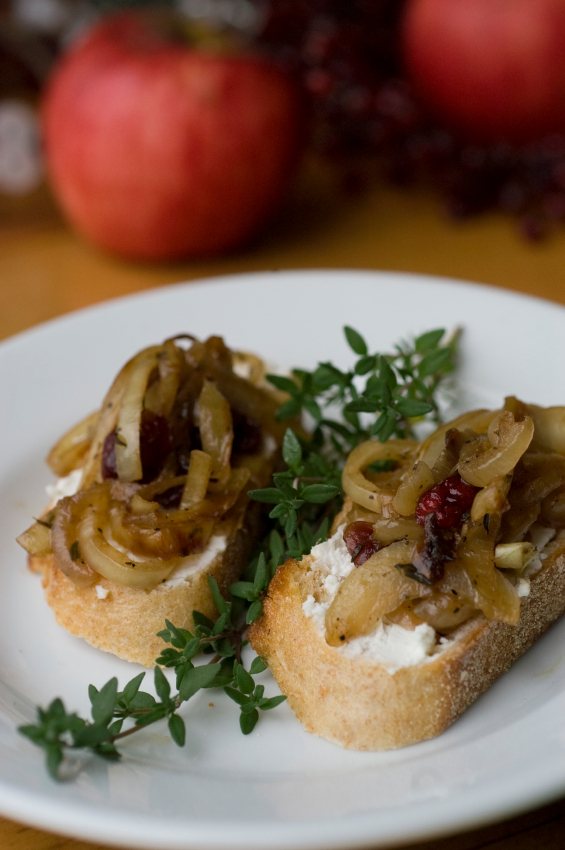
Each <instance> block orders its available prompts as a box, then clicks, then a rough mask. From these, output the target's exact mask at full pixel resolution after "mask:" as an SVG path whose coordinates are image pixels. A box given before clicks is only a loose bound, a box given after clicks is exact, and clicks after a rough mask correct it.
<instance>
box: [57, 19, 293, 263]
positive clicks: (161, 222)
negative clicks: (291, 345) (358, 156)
mask: <svg viewBox="0 0 565 850" xmlns="http://www.w3.org/2000/svg"><path fill="white" fill-rule="evenodd" d="M169 24H170V21H169V20H168V19H167V22H166V24H165V25H164V24H163V19H162V18H161V17H160V16H159V17H158V18H155V17H154V16H153V15H148V14H147V13H146V12H140V11H127V12H122V13H120V14H118V15H114V16H111V17H108V18H105V19H102V20H101V21H100V22H98V23H97V24H95V25H94V26H93V27H92V28H91V29H90V30H89V31H88V32H87V33H86V35H84V36H83V37H81V38H80V39H79V40H78V41H77V42H76V43H75V44H74V45H72V46H71V48H70V49H69V50H68V51H67V52H66V53H65V55H64V56H63V57H62V59H61V60H60V62H59V63H58V65H57V66H56V68H55V70H54V73H53V76H52V78H51V81H50V83H49V85H48V86H47V89H46V91H45V94H44V99H43V107H42V116H43V135H44V147H45V158H46V164H47V169H48V174H49V178H50V182H51V186H52V189H53V192H54V194H55V196H56V198H57V199H58V201H59V203H60V205H61V207H62V209H63V211H64V212H65V213H66V215H67V217H68V219H69V221H70V222H71V224H72V225H73V226H74V227H75V228H76V229H77V231H79V232H80V233H82V234H83V235H84V236H85V237H86V238H88V239H89V240H91V241H92V242H93V243H94V244H95V245H97V246H99V247H101V248H103V249H106V250H109V251H111V252H114V253H116V254H118V255H121V256H124V257H130V258H133V259H145V260H165V259H172V258H180V257H190V256H199V255H205V254H213V253H216V252H221V251H225V250H228V249H230V248H234V247H236V246H238V245H240V244H241V243H243V242H245V241H246V240H248V239H250V238H251V237H252V236H253V235H254V234H255V233H256V232H257V230H258V229H259V228H261V226H262V225H263V223H264V221H265V218H266V217H268V216H269V215H270V214H271V213H272V212H273V210H274V209H275V208H276V207H277V205H278V203H279V202H280V200H281V197H282V196H283V194H284V192H285V190H286V189H287V187H288V185H289V183H290V182H291V181H292V178H293V176H294V172H295V169H296V166H297V164H298V162H299V159H300V153H301V151H302V147H303V142H304V138H305V132H304V125H305V121H304V110H303V104H302V100H301V96H300V94H299V93H298V91H297V89H296V88H295V86H294V84H293V82H292V81H291V80H290V78H289V77H288V76H287V75H285V74H284V73H283V72H282V71H281V70H279V69H278V68H277V67H275V66H274V65H272V64H270V63H268V62H267V61H266V60H264V59H262V58H260V57H259V56H257V55H255V54H253V53H250V52H246V51H243V52H224V51H222V50H220V51H218V50H206V49H203V48H202V47H200V48H199V47H191V46H190V45H189V44H188V42H187V40H186V38H185V37H184V30H183V25H182V22H181V23H178V22H177V24H175V25H173V26H170V25H169Z"/></svg>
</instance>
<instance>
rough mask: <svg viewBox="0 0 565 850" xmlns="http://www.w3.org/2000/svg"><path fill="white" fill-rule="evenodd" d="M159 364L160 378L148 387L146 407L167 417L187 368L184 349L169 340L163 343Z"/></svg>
mask: <svg viewBox="0 0 565 850" xmlns="http://www.w3.org/2000/svg"><path fill="white" fill-rule="evenodd" d="M158 366H159V368H158V379H157V380H156V381H155V382H154V383H152V384H151V385H150V386H149V387H148V388H147V392H146V394H145V400H144V408H145V409H146V410H151V411H152V412H153V413H158V414H160V415H161V416H165V417H167V416H169V414H170V412H171V410H172V409H173V405H174V403H175V398H176V395H177V391H178V388H179V383H180V378H181V373H182V371H183V368H186V361H185V356H184V352H183V350H182V349H181V348H179V347H178V346H177V345H175V344H174V342H173V341H172V340H170V339H169V340H167V341H166V342H165V343H163V356H162V357H160V358H159V364H158Z"/></svg>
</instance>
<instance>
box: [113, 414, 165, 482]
mask: <svg viewBox="0 0 565 850" xmlns="http://www.w3.org/2000/svg"><path fill="white" fill-rule="evenodd" d="M139 441H140V446H139V450H140V454H141V467H142V469H143V478H142V481H143V482H144V483H147V482H148V481H153V479H154V478H156V477H157V475H158V474H159V472H160V471H161V469H162V466H163V461H164V460H165V456H166V454H167V452H168V451H169V447H170V439H169V426H168V425H167V420H166V419H165V417H164V416H161V415H160V414H159V413H153V411H151V410H144V411H143V415H142V417H141V429H140V435H139ZM101 472H102V478H104V479H105V480H106V479H108V478H117V477H118V471H117V467H116V429H115V428H114V430H113V431H110V433H109V434H107V435H106V438H105V440H104V445H103V446H102V464H101Z"/></svg>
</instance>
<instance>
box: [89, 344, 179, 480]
mask: <svg viewBox="0 0 565 850" xmlns="http://www.w3.org/2000/svg"><path fill="white" fill-rule="evenodd" d="M161 348H162V347H161V346H153V347H152V348H150V349H145V350H144V351H141V352H140V353H139V354H136V355H135V357H132V359H131V360H129V361H128V362H127V363H126V364H125V366H124V367H123V368H122V369H121V370H120V371H119V372H118V374H117V376H116V378H115V379H114V382H113V384H112V386H111V387H110V389H109V390H108V392H107V393H106V396H105V398H104V401H103V402H102V407H101V408H100V413H99V416H98V421H97V422H96V427H95V429H94V434H93V437H92V442H91V444H90V449H89V452H88V455H87V458H86V461H85V464H84V467H83V476H82V482H81V486H82V487H83V489H86V488H87V487H89V486H90V485H91V484H92V483H93V482H94V481H99V480H100V478H101V476H100V461H101V458H102V447H103V445H104V440H105V439H106V437H107V436H108V434H109V433H110V432H111V431H113V430H114V428H115V427H116V423H117V421H118V415H119V412H120V405H121V403H122V399H123V397H124V393H125V391H126V387H127V385H128V382H129V379H130V376H131V374H132V372H133V371H134V369H135V368H136V365H137V363H138V362H139V359H140V358H141V357H142V356H144V355H145V354H146V352H147V351H155V352H156V351H160V350H161Z"/></svg>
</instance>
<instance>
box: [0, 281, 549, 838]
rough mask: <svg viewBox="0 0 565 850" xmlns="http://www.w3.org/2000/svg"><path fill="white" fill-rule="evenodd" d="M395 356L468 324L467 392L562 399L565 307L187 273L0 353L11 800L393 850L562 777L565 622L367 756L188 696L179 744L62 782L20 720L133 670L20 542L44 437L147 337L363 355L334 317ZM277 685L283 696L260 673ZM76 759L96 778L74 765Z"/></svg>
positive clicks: (89, 765) (292, 726)
mask: <svg viewBox="0 0 565 850" xmlns="http://www.w3.org/2000/svg"><path fill="white" fill-rule="evenodd" d="M343 324H350V325H353V326H354V327H356V328H357V329H358V330H359V331H360V332H361V333H363V334H364V335H365V337H366V338H367V339H368V340H369V341H370V343H371V345H372V346H374V349H375V350H381V351H382V350H387V349H388V348H389V347H390V346H391V345H392V344H393V343H394V342H395V341H397V340H398V339H399V338H402V337H406V336H407V335H409V334H414V333H420V332H422V331H424V330H428V329H430V328H433V327H439V326H445V327H448V328H451V327H455V326H462V327H463V329H464V336H463V340H462V349H463V357H462V366H461V386H462V391H461V398H460V400H459V403H460V405H461V406H466V407H468V406H470V405H474V404H476V403H477V402H482V403H486V404H491V405H493V406H496V405H498V404H499V403H500V402H501V399H502V397H503V396H504V395H506V394H511V393H513V394H516V395H518V396H522V397H524V398H525V399H527V400H529V401H534V402H538V403H541V404H560V403H564V402H565V389H564V388H563V382H562V381H561V375H562V374H563V370H564V366H565V311H564V310H563V309H562V308H561V307H559V306H556V305H553V304H549V303H546V302H542V301H537V300H535V299H532V298H526V297H522V296H519V295H513V294H510V293H505V292H503V291H499V290H496V289H492V288H489V287H486V286H478V285H470V284H465V283H461V282H457V281H447V280H438V279H434V278H427V277H417V276H410V275H401V274H388V273H381V274H373V273H359V272H347V271H343V272H325V271H324V272H295V273H265V274H259V275H245V276H238V277H232V278H224V279H222V280H220V281H207V282H203V283H199V284H187V285H178V286H173V287H168V288H164V289H161V290H158V291H153V292H149V293H144V294H140V295H138V296H135V297H130V298H125V299H122V300H118V301H114V302H110V303H108V304H102V305H101V306H98V307H94V308H92V309H89V310H85V311H83V312H79V313H76V314H73V315H70V316H66V317H63V318H61V319H58V320H56V321H53V322H49V323H48V324H46V325H43V326H41V327H38V328H35V329H33V330H31V331H29V332H27V333H24V334H22V335H20V336H19V337H16V338H14V339H11V340H8V341H7V342H6V343H4V344H3V345H2V346H0V386H1V388H2V398H3V404H2V413H1V416H2V420H1V431H0V445H1V447H2V453H1V456H2V460H1V467H0V490H1V496H2V505H3V510H2V512H1V514H0V542H1V547H2V553H3V557H2V567H1V593H0V812H2V814H4V815H6V816H7V817H11V818H14V819H18V820H22V821H24V822H27V823H29V824H33V825H35V826H38V827H42V828H45V829H50V830H54V831H58V832H61V833H65V834H68V835H72V836H75V837H80V838H83V839H87V840H91V841H98V842H107V843H113V844H116V845H124V846H132V845H135V846H136V847H138V848H157V847H159V848H161V850H173V848H178V849H179V850H180V848H183V850H196V848H198V850H239V848H245V850H259V848H260V849H261V850H277V848H281V850H282V848H293V850H298V849H299V848H338V847H343V846H348V847H350V848H353V847H362V846H369V845H370V846H372V847H376V846H382V845H392V844H399V843H406V842H410V841H416V840H422V839H424V838H427V837H432V836H436V835H441V834H445V833H448V832H453V831H458V830H463V829H465V828H469V827H471V826H475V825H478V824H481V823H485V822H487V821H489V820H493V819H497V818H502V817H504V816H508V815H512V814H514V813H516V812H518V811H521V810H523V809H526V808H528V807H531V806H534V805H536V804H539V803H542V802H543V801H546V800H549V799H551V798H554V797H556V796H558V795H559V794H561V793H563V791H565V757H564V756H565V731H564V726H563V717H564V716H565V663H564V662H565V650H564V649H563V647H565V620H563V621H561V622H559V623H557V624H556V625H555V626H554V627H553V628H552V629H551V630H550V632H549V633H548V634H546V635H545V636H544V637H543V639H542V640H541V641H540V642H539V643H538V644H537V645H536V646H535V647H534V648H533V649H532V650H530V652H529V653H528V654H527V655H526V656H525V657H524V658H523V659H521V660H520V661H519V662H518V663H517V664H516V665H515V666H514V667H513V668H512V670H511V671H510V672H509V673H508V674H507V675H506V676H504V677H503V678H502V679H501V680H500V681H499V682H498V683H497V684H496V685H495V686H494V687H493V688H492V689H491V690H490V691H489V692H488V693H487V694H486V695H485V696H484V697H482V698H481V699H480V700H479V701H478V702H477V703H475V705H473V706H472V707H471V709H470V710H469V711H468V712H467V713H466V714H465V715H464V716H463V717H462V718H461V719H460V720H459V721H458V722H457V723H456V724H455V725H454V726H453V727H452V728H451V729H449V730H448V731H447V732H446V733H445V734H444V735H442V736H441V737H440V738H438V739H437V740H435V741H429V742H426V743H424V744H421V745H418V746H414V747H410V748H408V749H405V750H401V751H398V752H391V753H365V754H361V753H352V752H345V751H342V750H340V749H339V748H337V747H335V746H333V745H331V744H329V743H327V742H325V741H322V740H318V739H316V738H314V737H312V736H309V735H308V734H306V733H305V732H304V731H303V730H302V728H301V726H300V725H299V724H298V722H297V721H296V720H295V719H294V717H293V715H292V713H291V712H290V710H289V709H288V707H286V706H282V707H281V708H280V709H277V711H275V712H272V713H270V714H267V715H265V716H264V717H263V718H262V721H261V722H260V724H259V726H258V727H257V729H256V730H255V732H254V733H253V734H252V735H251V736H249V737H248V738H244V737H243V736H242V735H241V734H240V733H239V729H238V723H237V711H236V710H235V707H234V706H233V704H232V703H231V702H230V701H229V700H228V699H227V698H225V699H224V698H223V695H222V694H220V695H218V696H216V694H214V695H213V697H212V700H213V702H214V706H213V707H211V706H210V705H209V700H210V694H209V693H208V694H204V695H202V698H200V696H197V697H196V698H195V699H194V700H193V701H191V703H189V704H188V705H187V706H185V715H186V718H187V720H189V724H188V726H189V729H188V736H187V744H186V746H185V748H184V749H182V750H179V749H178V748H176V747H175V746H174V745H173V744H172V743H171V742H170V741H169V739H168V736H167V734H166V731H165V730H164V729H160V728H159V727H152V729H151V730H147V731H145V732H143V733H140V734H139V735H138V736H135V737H134V738H131V739H129V742H128V744H127V745H126V746H125V747H124V751H125V758H124V759H123V761H122V762H120V763H118V764H111V765H108V764H106V763H103V762H101V761H100V760H97V759H92V760H90V761H86V762H85V761H81V760H77V762H76V763H75V764H74V768H75V769H76V776H75V778H74V779H73V780H71V781H68V782H67V783H65V784H56V783H54V782H53V781H51V780H50V779H49V778H48V776H47V774H46V773H45V771H44V770H43V764H42V754H41V752H40V751H39V750H37V749H35V748H34V747H33V746H32V745H31V744H30V743H29V742H28V741H26V740H25V739H23V738H22V737H21V736H20V735H18V734H17V732H16V726H17V724H18V723H21V722H30V721H31V720H32V718H33V706H34V705H35V704H36V703H40V704H43V705H45V704H47V703H48V702H49V701H50V700H51V699H52V698H53V697H54V696H61V697H63V699H64V700H65V703H66V705H67V707H68V708H72V709H77V710H80V711H83V712H84V711H86V710H87V708H88V700H87V686H88V683H90V682H93V683H95V684H97V685H98V686H100V685H102V684H103V683H104V682H105V681H106V680H107V679H108V678H110V677H111V676H113V675H117V676H118V677H119V679H120V681H121V682H122V683H124V682H125V681H126V680H127V679H129V678H131V677H132V676H133V675H134V674H135V673H136V672H137V668H136V667H135V665H129V664H127V663H125V662H120V661H118V660H117V659H114V658H113V657H111V656H109V655H106V654H104V653H101V652H98V651H96V650H94V649H92V648H91V647H89V646H87V645H85V644H84V643H83V642H82V641H80V640H77V639H75V638H73V637H71V636H70V635H68V634H66V633H65V632H64V631H63V630H62V629H60V628H59V627H58V626H57V625H56V624H55V622H54V620H53V618H52V615H51V612H50V611H49V610H48V608H47V607H46V606H45V604H44V602H43V599H42V592H41V588H40V582H39V579H38V578H37V577H36V576H33V575H31V574H29V573H28V572H27V570H26V566H25V557H24V553H23V552H22V550H21V549H19V547H18V546H17V545H16V544H15V542H14V538H15V536H16V535H17V534H18V533H19V532H20V531H21V530H22V529H23V528H25V527H26V525H27V524H28V522H29V518H30V516H32V515H34V514H37V512H38V511H40V510H41V508H42V507H43V505H44V502H45V496H44V485H45V484H47V483H48V482H49V481H50V480H51V476H50V474H49V472H48V470H47V469H46V467H45V466H44V464H43V457H44V455H45V454H46V451H47V450H48V448H49V447H50V445H51V444H52V443H53V442H54V441H55V440H56V439H57V437H58V436H59V435H60V434H61V433H62V432H63V431H64V430H65V429H66V428H67V427H68V426H69V425H71V424H72V423H73V422H75V421H76V420H78V419H79V418H81V417H82V416H83V415H85V414H86V413H87V412H89V411H90V410H92V409H94V408H95V407H96V406H97V405H98V403H99V401H100V399H101V398H102V396H103V394H104V392H105V390H106V388H107V387H108V385H109V383H110V381H111V379H112V378H113V376H114V374H115V373H116V372H117V370H118V369H119V368H120V366H121V365H122V364H123V362H124V361H125V360H126V359H127V358H128V357H129V356H130V355H131V354H132V353H133V352H134V351H136V350H137V349H139V348H141V347H143V346H145V345H147V344H149V343H152V342H155V341H158V340H161V339H162V338H164V337H166V336H168V335H171V334H173V333H176V332H180V331H189V332H191V333H193V334H195V335H197V336H206V335H208V334H210V333H215V334H222V335H223V336H224V337H225V338H226V340H227V341H228V343H229V344H230V345H231V346H232V347H235V348H244V349H250V350H255V351H257V352H259V353H261V354H262V355H263V356H264V357H265V358H266V359H267V360H268V361H272V362H276V363H279V364H288V365H289V366H294V365H300V366H306V367H311V366H313V365H314V364H315V363H316V361H317V360H318V359H324V360H325V359H332V360H333V361H334V362H335V363H336V364H338V365H342V366H347V365H348V364H349V363H350V362H351V358H350V356H349V354H348V350H347V347H346V345H345V343H344V341H343V335H342V333H341V327H342V325H343ZM263 678H264V681H265V683H266V687H267V693H268V694H269V693H275V692H276V688H275V685H274V683H273V682H272V680H270V679H269V676H268V674H263ZM79 768H82V770H81V771H80V772H79V770H78V769H79Z"/></svg>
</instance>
